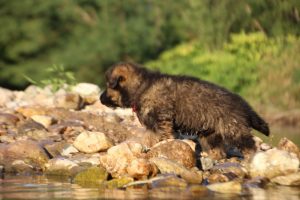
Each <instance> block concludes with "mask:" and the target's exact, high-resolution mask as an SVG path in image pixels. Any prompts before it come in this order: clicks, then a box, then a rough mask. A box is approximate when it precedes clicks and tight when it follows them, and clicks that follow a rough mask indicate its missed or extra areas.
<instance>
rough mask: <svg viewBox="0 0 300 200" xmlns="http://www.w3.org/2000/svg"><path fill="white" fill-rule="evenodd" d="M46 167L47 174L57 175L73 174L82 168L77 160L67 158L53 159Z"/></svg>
mask: <svg viewBox="0 0 300 200" xmlns="http://www.w3.org/2000/svg"><path fill="white" fill-rule="evenodd" d="M45 167H46V170H45V173H46V174H48V175H56V176H73V175H75V174H76V173H77V172H78V171H80V170H81V169H80V167H79V166H78V165H77V164H76V163H75V162H73V161H71V160H69V159H66V158H54V159H51V160H49V162H48V163H46V165H45Z"/></svg>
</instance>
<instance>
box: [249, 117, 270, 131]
mask: <svg viewBox="0 0 300 200" xmlns="http://www.w3.org/2000/svg"><path fill="white" fill-rule="evenodd" d="M250 123H251V126H252V128H254V129H255V130H257V131H259V132H261V133H263V134H264V135H266V136H269V135H270V129H269V125H268V124H267V123H266V122H265V121H264V120H263V119H262V118H261V117H260V116H258V114H257V113H255V112H254V111H252V112H251V114H250Z"/></svg>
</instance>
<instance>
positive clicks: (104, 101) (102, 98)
mask: <svg viewBox="0 0 300 200" xmlns="http://www.w3.org/2000/svg"><path fill="white" fill-rule="evenodd" d="M100 101H101V103H102V104H103V105H106V106H108V107H113V108H115V107H117V106H118V105H117V104H116V103H115V102H113V101H112V100H111V98H110V97H109V96H108V95H107V91H106V90H105V91H104V92H103V93H102V94H101V95H100Z"/></svg>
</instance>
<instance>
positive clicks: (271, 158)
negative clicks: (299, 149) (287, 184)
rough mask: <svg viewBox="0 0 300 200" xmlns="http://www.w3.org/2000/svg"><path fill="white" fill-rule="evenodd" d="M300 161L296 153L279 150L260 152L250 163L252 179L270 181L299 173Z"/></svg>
mask: <svg viewBox="0 0 300 200" xmlns="http://www.w3.org/2000/svg"><path fill="white" fill-rule="evenodd" d="M298 169H299V159H298V158H297V155H296V154H294V153H289V152H287V151H283V150H279V149H276V148H274V149H270V150H268V151H266V152H258V153H256V154H255V155H254V157H253V159H252V161H251V163H250V175H251V177H256V176H262V177H267V178H269V179H271V178H273V177H276V176H282V175H287V174H291V173H295V172H297V171H298Z"/></svg>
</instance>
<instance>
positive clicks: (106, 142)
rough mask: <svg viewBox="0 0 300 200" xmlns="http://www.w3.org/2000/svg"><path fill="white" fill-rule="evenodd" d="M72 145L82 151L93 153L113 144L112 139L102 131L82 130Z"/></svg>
mask: <svg viewBox="0 0 300 200" xmlns="http://www.w3.org/2000/svg"><path fill="white" fill-rule="evenodd" d="M73 145H74V147H75V148H76V149H78V150H79V151H81V152H84V153H95V152H98V151H103V150H107V149H108V148H110V147H111V146H113V143H112V141H111V140H110V139H109V138H108V137H106V135H105V134H104V133H102V132H90V131H84V132H82V133H81V134H80V135H78V136H77V138H76V139H75V141H74V143H73Z"/></svg>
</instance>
